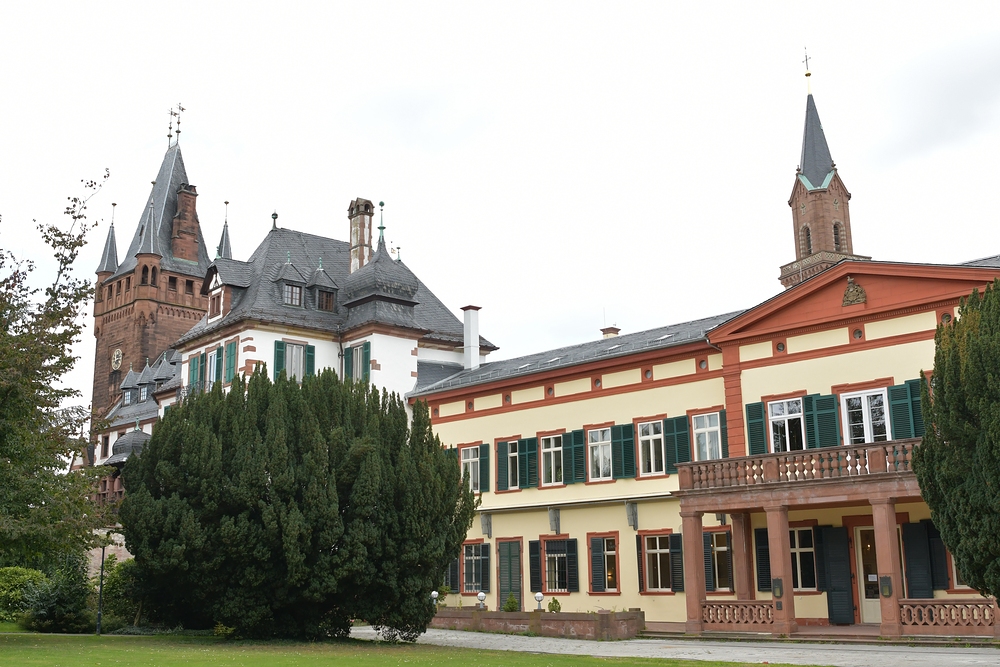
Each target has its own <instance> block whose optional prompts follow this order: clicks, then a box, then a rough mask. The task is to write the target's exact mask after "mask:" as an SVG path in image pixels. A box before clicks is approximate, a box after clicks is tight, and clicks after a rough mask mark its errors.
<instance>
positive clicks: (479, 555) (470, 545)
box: [459, 539, 490, 595]
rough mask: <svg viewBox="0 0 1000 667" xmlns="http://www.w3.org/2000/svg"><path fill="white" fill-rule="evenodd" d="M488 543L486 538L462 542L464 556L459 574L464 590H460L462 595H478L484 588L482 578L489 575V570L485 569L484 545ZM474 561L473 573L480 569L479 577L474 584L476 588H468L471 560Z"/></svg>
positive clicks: (460, 562)
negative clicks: (470, 551)
mask: <svg viewBox="0 0 1000 667" xmlns="http://www.w3.org/2000/svg"><path fill="white" fill-rule="evenodd" d="M485 544H486V542H485V541H484V540H481V539H480V540H477V541H475V542H465V543H463V544H462V557H461V559H460V561H459V564H460V567H461V572H460V574H459V579H461V581H460V582H459V583H460V585H461V588H462V590H461V591H460V592H461V594H462V595H478V594H479V591H480V590H482V580H483V577H484V576H485V577H487V578H488V577H489V576H490V573H489V572H484V571H483V546H484V545H485ZM470 549H471V550H473V551H474V552H475V553H474V554H473V555H471V556H470V555H469V550H470ZM470 561H471V562H473V563H474V566H473V573H475V572H476V570H477V569H478V572H479V577H478V578H476V579H475V582H474V585H475V587H476V589H475V590H468V585H469V584H468V581H467V577H468V573H469V565H468V564H469V562H470Z"/></svg>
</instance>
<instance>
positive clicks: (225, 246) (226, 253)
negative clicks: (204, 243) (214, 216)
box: [215, 201, 233, 259]
mask: <svg viewBox="0 0 1000 667" xmlns="http://www.w3.org/2000/svg"><path fill="white" fill-rule="evenodd" d="M215 256H216V257H224V258H225V259H232V258H233V247H232V246H231V245H230V243H229V202H228V201H227V202H226V221H225V222H224V223H222V238H221V239H220V240H219V246H218V247H217V248H216V249H215Z"/></svg>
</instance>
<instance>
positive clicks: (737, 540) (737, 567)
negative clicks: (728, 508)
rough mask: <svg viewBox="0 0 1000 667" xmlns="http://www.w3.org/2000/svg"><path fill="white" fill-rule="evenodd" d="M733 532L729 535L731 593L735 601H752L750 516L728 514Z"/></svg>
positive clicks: (745, 514)
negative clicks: (734, 595)
mask: <svg viewBox="0 0 1000 667" xmlns="http://www.w3.org/2000/svg"><path fill="white" fill-rule="evenodd" d="M729 518H730V520H731V521H732V525H733V530H732V533H731V535H730V537H731V538H732V539H731V543H730V545H729V547H730V555H731V557H732V559H733V584H732V585H733V592H734V593H736V599H737V600H753V599H754V586H753V557H752V556H751V554H752V553H753V546H752V541H751V535H752V533H751V532H750V515H749V514H747V513H740V514H730V515H729Z"/></svg>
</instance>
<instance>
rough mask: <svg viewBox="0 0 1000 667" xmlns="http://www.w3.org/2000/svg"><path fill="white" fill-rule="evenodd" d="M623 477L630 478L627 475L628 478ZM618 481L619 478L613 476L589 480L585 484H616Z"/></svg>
mask: <svg viewBox="0 0 1000 667" xmlns="http://www.w3.org/2000/svg"><path fill="white" fill-rule="evenodd" d="M623 479H628V478H627V477H626V478H623ZM616 481H618V480H616V479H614V478H611V479H595V480H587V481H586V482H584V484H586V485H590V484H614V483H615V482H616Z"/></svg>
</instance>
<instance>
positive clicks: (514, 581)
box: [497, 542, 524, 610]
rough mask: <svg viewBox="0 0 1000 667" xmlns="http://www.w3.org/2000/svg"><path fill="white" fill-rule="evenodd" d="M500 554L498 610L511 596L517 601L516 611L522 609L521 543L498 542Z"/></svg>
mask: <svg viewBox="0 0 1000 667" xmlns="http://www.w3.org/2000/svg"><path fill="white" fill-rule="evenodd" d="M497 551H498V552H499V554H500V557H499V561H500V600H499V604H498V608H499V609H503V606H504V605H505V604H506V603H507V598H509V597H510V596H511V595H513V596H514V599H515V600H517V607H518V610H521V609H524V606H523V604H522V600H521V543H520V542H500V543H499V544H498V545H497Z"/></svg>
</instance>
